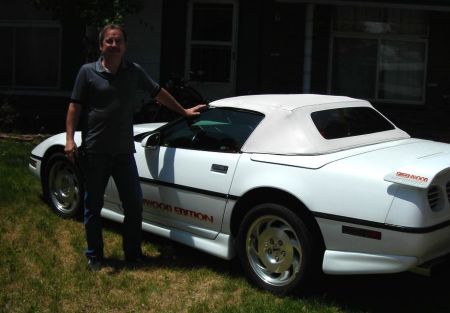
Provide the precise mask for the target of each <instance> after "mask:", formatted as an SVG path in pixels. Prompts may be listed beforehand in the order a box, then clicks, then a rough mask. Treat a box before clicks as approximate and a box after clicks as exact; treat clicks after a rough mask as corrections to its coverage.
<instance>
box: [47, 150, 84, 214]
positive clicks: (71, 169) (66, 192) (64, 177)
mask: <svg viewBox="0 0 450 313" xmlns="http://www.w3.org/2000/svg"><path fill="white" fill-rule="evenodd" d="M42 183H43V190H44V197H45V199H46V200H47V202H48V203H49V204H50V206H51V208H52V209H53V210H54V211H55V212H56V214H58V215H59V216H61V217H63V218H74V217H79V216H80V215H81V212H82V207H83V198H84V189H83V183H82V178H81V174H80V171H79V170H78V168H77V167H76V166H75V164H73V163H72V162H71V161H70V160H69V159H67V157H66V156H65V155H64V154H63V153H55V154H54V155H52V156H51V157H50V158H49V160H48V162H47V166H46V167H45V169H44V176H43V180H42Z"/></svg>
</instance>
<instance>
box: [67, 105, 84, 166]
mask: <svg viewBox="0 0 450 313" xmlns="http://www.w3.org/2000/svg"><path fill="white" fill-rule="evenodd" d="M80 113H81V104H79V103H75V102H70V103H69V108H68V110H67V117H66V146H65V148H64V153H65V154H66V155H67V157H68V158H69V159H70V160H71V161H74V155H75V154H76V153H77V144H76V143H75V140H74V136H75V131H76V129H77V125H78V121H79V119H80Z"/></svg>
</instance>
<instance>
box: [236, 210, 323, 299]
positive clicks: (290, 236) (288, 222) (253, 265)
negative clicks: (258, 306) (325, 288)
mask: <svg viewBox="0 0 450 313" xmlns="http://www.w3.org/2000/svg"><path fill="white" fill-rule="evenodd" d="M319 252H320V248H319V245H316V244H315V240H314V237H313V235H312V233H311V232H310V230H309V229H308V227H306V225H305V223H304V222H303V221H302V219H301V218H300V217H299V216H298V215H296V214H295V213H294V212H293V211H291V210H290V209H288V208H287V207H285V206H283V205H280V204H275V203H264V204H259V205H256V206H255V207H253V208H252V209H251V210H250V211H249V212H248V213H247V214H246V215H245V217H244V219H243V221H242V223H241V225H240V228H239V233H238V236H237V253H238V257H239V261H240V263H241V266H242V267H243V269H244V272H245V274H246V275H247V278H248V279H249V280H250V281H251V282H252V283H254V284H255V285H256V286H258V287H259V288H262V289H264V290H268V291H270V292H272V293H274V294H277V295H285V294H289V293H292V292H294V291H295V292H302V291H306V290H307V288H308V285H309V283H310V282H311V281H312V280H313V279H314V278H315V277H317V278H318V275H319V272H320V266H321V263H320V261H319V260H320V258H318V257H317V256H318V255H320V254H319Z"/></svg>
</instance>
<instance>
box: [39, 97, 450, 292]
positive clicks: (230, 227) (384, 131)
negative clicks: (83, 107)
mask: <svg viewBox="0 0 450 313" xmlns="http://www.w3.org/2000/svg"><path fill="white" fill-rule="evenodd" d="M134 131H135V146H136V154H135V158H136V161H137V164H138V169H139V176H140V180H141V185H142V190H143V195H144V199H143V203H144V213H143V216H144V222H143V224H142V228H143V229H144V230H145V231H148V232H151V233H154V234H157V235H160V236H163V237H167V238H170V239H173V240H175V241H178V242H181V243H183V244H186V245H188V246H191V247H194V248H197V249H200V250H202V251H205V252H207V253H210V254H213V255H215V256H218V257H220V258H224V259H231V258H233V257H235V256H237V257H238V258H239V260H240V263H241V264H242V267H243V269H244V271H245V273H246V274H247V276H248V278H249V279H250V280H251V281H252V282H253V283H255V284H256V285H257V286H259V287H261V288H264V289H267V290H270V291H271V292H274V293H277V294H285V293H287V292H291V291H294V290H299V289H302V288H307V286H308V284H309V283H311V282H312V281H311V280H314V279H315V278H317V277H318V276H317V274H320V271H322V272H323V273H326V274H376V273H395V272H401V271H407V270H414V269H416V270H419V269H422V270H425V269H429V268H430V266H431V265H432V264H435V263H436V262H437V261H439V260H444V259H447V257H448V256H449V254H450V144H446V143H439V142H434V141H429V140H422V139H413V138H410V136H409V135H408V134H407V133H405V132H404V131H402V130H400V129H399V128H397V127H396V126H395V125H394V124H392V123H391V122H390V121H389V120H387V119H386V118H385V117H384V116H383V115H382V114H380V113H379V112H378V111H376V110H375V109H374V108H373V107H372V106H371V104H370V103H368V102H367V101H364V100H359V99H353V98H348V97H341V96H327V95H255V96H242V97H234V98H228V99H222V100H218V101H214V102H212V103H211V104H210V107H209V108H208V110H206V111H204V112H203V113H202V114H201V115H200V116H199V117H197V118H195V119H179V120H176V121H173V122H170V123H168V124H141V125H136V126H135V130H134ZM76 138H77V140H78V144H80V134H77V137H76ZM64 144H65V134H58V135H55V136H53V137H50V138H49V139H47V140H45V141H44V142H42V143H41V144H39V145H38V146H37V147H36V148H35V149H34V150H33V151H32V154H31V161H30V169H31V171H32V172H34V173H35V174H36V175H37V176H38V177H39V178H40V179H41V181H42V186H43V191H44V195H45V196H46V198H47V199H48V201H49V203H50V205H51V207H52V208H53V209H54V210H55V212H56V213H58V214H59V215H60V216H62V217H73V216H76V215H78V214H79V212H80V210H81V207H82V199H83V182H82V177H81V175H80V174H79V171H78V169H77V167H76V166H74V165H73V164H72V163H71V162H69V161H68V159H67V158H66V157H65V156H64V154H63V146H64ZM102 216H103V217H105V218H107V219H112V220H115V221H119V222H121V221H122V220H123V215H122V208H121V203H120V200H119V198H118V194H117V191H116V187H115V185H114V181H113V180H111V181H110V183H109V185H108V187H107V190H106V193H105V204H104V208H103V210H102Z"/></svg>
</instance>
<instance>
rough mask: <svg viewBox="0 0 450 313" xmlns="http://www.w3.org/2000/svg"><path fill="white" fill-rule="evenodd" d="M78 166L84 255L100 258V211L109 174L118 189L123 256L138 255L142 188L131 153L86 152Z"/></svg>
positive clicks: (101, 253) (101, 247)
mask: <svg viewBox="0 0 450 313" xmlns="http://www.w3.org/2000/svg"><path fill="white" fill-rule="evenodd" d="M82 168H83V172H84V177H85V201H84V205H85V207H84V226H85V229H86V239H87V250H86V252H85V253H86V256H87V257H88V258H98V259H101V258H103V235H102V220H101V216H100V211H101V209H102V208H103V197H104V193H105V188H106V185H107V184H108V180H109V177H111V176H112V178H113V179H114V182H115V183H116V186H117V189H118V191H119V197H120V201H121V202H122V207H123V210H124V216H125V219H124V222H123V225H122V227H123V229H122V245H123V250H124V253H125V258H127V259H133V258H136V257H138V256H139V255H141V253H142V251H141V240H142V190H141V185H140V183H139V175H138V172H137V167H136V161H135V159H134V155H133V154H131V153H130V154H115V155H112V154H89V153H88V154H86V155H85V156H84V157H83V161H82Z"/></svg>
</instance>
